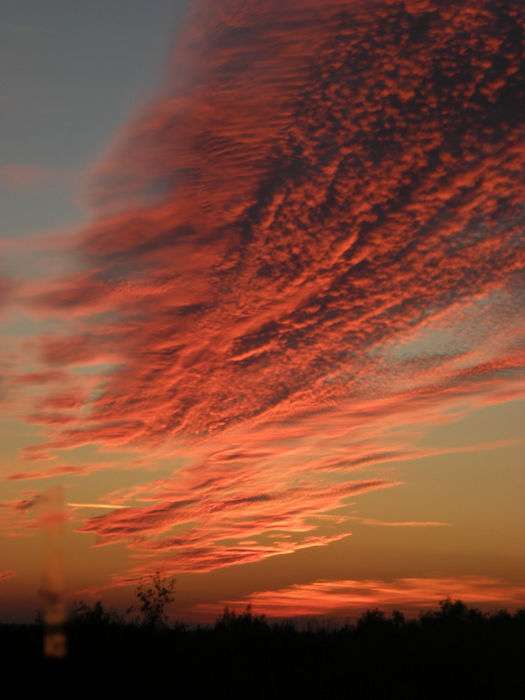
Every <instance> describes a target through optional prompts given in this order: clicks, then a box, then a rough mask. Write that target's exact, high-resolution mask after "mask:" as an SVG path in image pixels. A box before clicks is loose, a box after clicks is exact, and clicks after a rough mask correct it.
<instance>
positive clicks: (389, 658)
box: [0, 576, 525, 700]
mask: <svg viewBox="0 0 525 700" xmlns="http://www.w3.org/2000/svg"><path fill="white" fill-rule="evenodd" d="M172 594H173V582H172V581H169V582H165V581H163V580H162V579H161V578H160V577H158V576H157V577H156V578H154V579H153V580H152V585H150V586H146V587H145V586H141V587H139V589H137V599H138V601H139V606H138V612H139V613H140V616H139V617H135V618H131V619H130V618H129V616H128V617H126V616H123V615H120V614H119V613H117V612H115V611H113V610H108V609H106V608H105V607H104V606H103V605H102V603H100V602H97V603H95V604H94V605H88V604H86V603H77V604H75V606H74V607H73V609H72V610H71V614H70V617H69V622H68V624H67V636H68V649H69V651H68V655H67V658H65V659H63V660H54V661H53V660H49V659H47V660H46V659H44V658H43V657H42V635H43V627H42V624H41V621H39V620H37V621H36V622H35V623H34V624H32V625H8V624H3V625H0V643H1V644H2V649H3V651H4V654H3V658H4V660H6V659H7V661H8V665H9V663H10V660H11V661H12V664H13V665H14V664H16V662H17V661H23V663H24V667H25V668H28V669H30V670H31V671H32V672H33V671H34V672H36V673H38V674H39V677H43V678H45V677H46V675H51V676H53V679H54V681H56V680H57V679H63V680H64V682H67V683H69V682H70V681H74V682H75V683H78V682H79V681H82V683H87V684H89V683H90V682H91V681H93V682H94V681H95V677H96V678H98V679H101V678H104V682H107V681H108V680H111V679H113V680H114V681H116V682H117V683H118V685H119V687H120V688H121V689H122V690H124V689H128V688H133V686H134V685H135V684H136V683H138V682H142V683H148V684H152V685H153V686H155V687H162V688H164V689H165V690H166V691H173V693H174V694H180V693H181V692H182V688H183V687H189V688H191V694H192V696H193V697H196V698H199V697H205V696H207V695H208V694H210V695H212V696H213V697H227V698H241V697H242V698H247V699H251V698H272V699H273V698H293V697H316V698H320V699H322V700H324V699H329V698H371V699H373V698H392V699H393V698H396V699H397V698H399V699H402V700H411V699H414V700H416V699H417V700H426V699H427V698H440V699H442V698H465V699H466V698H494V700H500V699H503V698H519V697H525V695H524V694H523V693H524V692H525V678H524V672H523V664H522V656H523V639H524V636H525V610H521V611H518V612H515V613H509V612H507V611H504V610H503V611H500V612H495V613H482V612H481V611H480V610H477V609H475V608H469V607H467V606H466V605H465V604H464V603H462V602H461V601H452V600H446V601H443V602H442V603H441V605H440V607H439V608H438V609H436V610H432V611H430V612H425V613H422V614H420V615H419V617H417V618H414V619H408V618H406V617H405V616H404V615H403V614H402V613H400V612H393V613H392V614H389V615H387V614H385V613H384V612H382V611H380V610H369V611H367V612H366V613H364V614H363V615H362V616H361V617H360V618H359V619H358V620H357V622H355V623H352V624H345V625H340V626H336V625H334V624H331V625H329V626H328V625H323V624H322V623H320V622H317V623H314V622H312V623H310V624H303V625H301V626H296V625H294V624H293V623H292V622H290V621H285V622H270V621H268V620H267V619H266V617H265V616H264V615H255V614H253V613H252V610H251V609H250V608H247V609H246V610H245V611H244V612H242V613H236V612H234V611H231V610H228V609H226V610H225V611H224V613H223V614H222V615H221V616H220V617H219V618H218V619H217V620H216V622H215V624H214V625H210V626H188V625H185V624H183V623H176V624H168V621H167V618H166V611H167V606H168V605H169V602H170V601H171V599H172Z"/></svg>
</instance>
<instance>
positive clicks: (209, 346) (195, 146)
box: [16, 0, 525, 571]
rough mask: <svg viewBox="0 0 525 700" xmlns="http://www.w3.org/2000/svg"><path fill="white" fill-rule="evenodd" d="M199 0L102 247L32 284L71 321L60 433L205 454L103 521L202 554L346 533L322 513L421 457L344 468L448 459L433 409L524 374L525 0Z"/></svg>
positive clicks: (109, 530)
mask: <svg viewBox="0 0 525 700" xmlns="http://www.w3.org/2000/svg"><path fill="white" fill-rule="evenodd" d="M192 16H193V19H192V20H191V21H190V23H189V24H188V26H187V28H186V32H185V33H184V34H183V37H182V39H181V42H180V44H179V47H178V49H177V50H176V52H175V54H174V56H173V59H172V62H171V68H170V71H169V78H168V81H167V84H166V85H165V86H164V89H163V91H162V92H161V94H160V95H159V96H158V97H157V99H155V100H154V101H153V102H152V104H151V105H149V106H148V107H147V108H146V109H144V110H143V111H142V112H141V114H140V115H138V117H137V118H136V119H135V120H134V121H133V123H131V124H130V125H129V126H128V127H127V128H125V129H124V130H123V131H122V133H121V135H120V137H119V139H118V141H117V143H116V145H115V147H114V149H113V151H112V153H111V154H110V156H109V157H108V158H107V160H106V161H105V162H104V164H102V165H101V166H100V168H99V170H98V173H97V180H96V184H95V186H94V188H93V196H92V198H93V203H94V216H93V220H92V222H91V223H90V224H89V225H88V226H87V227H86V229H85V230H84V231H83V232H82V234H81V236H80V239H79V244H78V251H77V252H78V256H79V261H80V268H81V269H78V267H77V268H76V269H77V272H75V273H74V274H72V275H68V276H67V277H66V278H64V279H61V280H54V281H52V282H50V283H49V284H48V285H47V286H46V287H45V288H42V285H39V289H38V290H37V291H36V290H34V289H33V290H31V289H30V288H29V287H28V288H27V290H26V296H25V297H24V299H25V302H26V303H28V304H30V305H31V306H32V309H33V310H34V311H35V312H36V313H37V314H39V315H42V314H44V313H49V314H53V315H54V316H55V319H54V320H55V321H56V317H57V316H58V319H62V320H63V322H64V323H65V324H66V325H67V328H68V330H67V332H62V331H57V332H55V333H54V334H53V335H50V334H48V335H46V337H43V338H40V339H39V342H38V343H36V344H35V345H36V346H37V347H38V348H39V362H40V363H41V365H42V367H41V370H39V371H38V372H37V371H35V372H32V373H30V374H21V375H20V376H19V377H18V379H17V380H16V381H17V382H18V383H36V382H40V383H43V382H46V381H50V382H52V386H51V393H50V395H49V396H44V398H43V399H42V404H41V405H38V406H36V407H35V408H34V410H32V412H31V416H30V419H29V420H31V421H37V422H40V423H42V422H44V423H45V424H46V425H47V428H48V432H47V440H46V441H45V444H44V445H42V446H41V447H39V446H35V447H32V448H30V452H29V454H31V453H32V454H33V456H36V457H37V458H39V457H41V458H44V457H45V456H46V455H49V454H51V453H53V452H54V451H55V450H61V449H70V448H75V447H79V446H82V445H87V444H94V445H97V446H98V447H99V448H100V449H111V448H114V447H116V446H118V447H123V446H127V447H128V448H129V449H131V450H135V451H138V452H141V451H144V454H147V455H148V456H151V457H150V458H151V460H152V461H154V460H156V459H159V460H161V459H165V458H167V457H173V456H175V455H176V456H178V457H181V456H182V457H185V458H186V459H187V461H188V462H191V464H190V466H188V467H185V468H183V469H180V470H178V471H176V472H174V473H173V475H171V476H169V477H168V478H166V479H164V480H161V481H160V482H157V483H153V484H146V485H143V486H141V487H139V488H138V489H134V490H133V492H131V491H130V492H128V493H127V494H126V493H124V494H121V495H122V498H123V504H124V505H129V504H130V503H131V505H130V507H129V508H127V509H125V510H118V511H115V512H114V513H110V514H108V515H105V516H101V517H97V518H91V519H89V520H87V521H86V522H84V523H83V524H81V525H80V529H81V530H82V531H84V532H93V533H96V534H97V535H98V536H99V538H100V542H102V543H103V542H114V541H116V540H125V541H129V542H131V543H132V546H133V547H134V548H135V550H136V553H137V556H138V555H139V553H140V556H143V557H146V558H148V557H157V559H158V560H159V562H160V564H162V566H163V567H164V568H169V567H171V568H177V567H180V568H181V570H188V571H189V570H201V571H202V570H210V569H212V568H216V567H218V566H225V565H230V564H235V563H241V562H246V561H256V560H258V559H261V558H263V557H266V556H270V555H272V554H277V553H279V552H282V551H293V550H294V549H298V548H300V547H306V546H313V545H316V544H322V543H325V542H329V541H333V539H337V538H341V537H344V536H347V535H348V534H349V531H348V529H347V528H346V527H345V526H344V523H339V524H338V526H337V528H335V526H334V530H333V531H330V532H329V533H327V532H326V527H325V526H324V527H325V529H324V530H322V531H321V530H319V528H318V526H314V525H312V524H311V523H310V522H309V521H308V516H311V515H312V514H324V515H326V514H328V511H330V510H331V509H335V508H338V507H339V506H341V504H343V503H344V502H345V498H346V497H348V496H350V495H352V494H353V493H356V494H357V493H364V492H366V491H369V490H370V489H372V488H385V487H387V486H391V485H393V484H395V483H397V480H396V479H392V478H382V477H381V475H379V476H378V478H367V479H363V480H361V481H359V482H356V483H353V482H349V481H346V482H342V483H339V482H338V483H337V484H334V481H333V479H334V478H337V479H339V480H342V479H344V478H345V475H346V476H347V478H348V475H349V474H350V473H351V472H353V471H355V470H356V469H359V468H364V467H365V466H367V467H372V466H373V467H374V469H376V470H378V469H385V467H384V466H383V467H379V465H385V464H386V463H387V462H395V461H399V460H403V459H415V458H420V457H424V456H425V455H426V456H428V455H429V454H431V451H428V450H427V451H426V452H425V451H424V450H421V449H415V448H414V445H413V440H414V436H415V435H419V434H420V433H421V432H422V431H423V430H424V429H425V427H426V426H428V425H434V426H435V425H443V424H446V423H448V422H451V421H453V420H455V419H457V418H458V417H462V416H464V415H465V414H466V413H467V412H468V411H469V410H472V409H474V408H476V407H479V406H483V405H487V404H495V403H498V402H503V401H507V400H509V399H510V398H515V397H519V396H521V397H522V396H523V395H524V388H525V387H524V385H523V381H522V379H520V377H521V376H522V374H520V373H522V370H523V354H524V353H523V323H520V322H519V320H518V319H519V309H520V306H519V300H520V294H521V285H520V279H521V277H520V276H521V275H522V274H523V269H524V262H525V253H524V249H523V245H522V241H521V234H522V228H523V201H524V196H525V184H524V183H525V178H524V177H523V175H524V171H525V141H524V138H525V134H524V129H523V124H522V120H521V113H520V110H519V105H521V104H522V102H523V97H524V94H523V93H524V88H523V82H522V81H521V78H520V74H519V72H518V70H517V68H518V67H519V60H520V51H521V46H520V44H519V41H518V40H517V38H516V37H517V36H519V33H520V31H521V30H522V27H523V13H522V12H521V11H520V10H519V9H517V8H516V5H515V3H512V2H502V3H500V4H499V5H498V9H497V10H496V9H494V8H492V6H491V7H488V6H485V5H483V6H481V5H480V4H479V2H477V1H475V0H467V1H466V2H464V3H462V4H461V7H452V5H450V4H449V3H446V4H443V3H434V2H427V1H424V0H410V2H409V1H408V0H406V2H401V1H397V0H394V1H393V0H389V2H379V1H378V2H374V3H368V2H366V3H362V2H356V3H348V2H346V1H345V2H343V1H342V0H327V2H323V3H319V2H317V1H316V2H314V1H313V0H290V1H289V2H288V3H287V5H286V12H283V7H282V3H277V2H276V1H274V0H266V1H265V2H260V1H257V2H246V3H244V4H243V5H242V7H239V3H237V2H225V3H214V4H213V5H209V4H207V3H205V4H200V3H199V6H198V7H197V8H196V9H195V11H194V13H193V15H192ZM77 262H78V261H77ZM443 338H447V342H443ZM440 339H441V340H440ZM440 342H441V347H440V348H439V349H436V348H437V347H438V346H439V343H440ZM94 365H95V366H96V365H100V368H99V369H100V371H99V372H98V373H96V372H95V373H92V374H87V373H86V374H84V375H83V378H82V380H79V383H80V384H81V386H82V387H83V388H85V389H86V390H85V392H84V395H85V396H86V399H85V401H83V402H82V404H81V405H80V404H79V405H78V406H74V405H69V406H68V405H66V406H61V405H60V401H58V403H57V401H56V399H54V398H53V397H56V396H57V394H59V393H60V392H61V391H62V390H63V389H64V388H63V387H62V386H60V384H61V375H60V373H61V372H62V371H63V368H68V371H71V372H78V370H79V368H80V369H82V367H83V366H84V369H85V368H86V366H91V367H90V368H89V369H90V370H93V366H94ZM108 365H110V366H111V367H110V368H109V369H107V370H104V369H103V368H104V366H106V367H107V366H108ZM58 368H60V369H58ZM95 369H96V367H95ZM69 408H70V409H71V413H68V414H65V413H64V411H65V410H68V409H69ZM392 427H397V428H400V427H404V428H405V432H404V433H403V432H399V433H398V434H396V435H393V434H392V433H389V429H391V428H392ZM42 471H46V472H47V470H42ZM137 498H142V499H143V500H145V501H149V504H148V505H146V506H144V505H142V504H140V505H136V502H135V501H136V499H137ZM283 535H290V538H289V540H288V539H287V538H283ZM254 542H255V544H254ZM174 553H176V557H175V559H173V561H172V558H173V554H174ZM151 561H152V560H151V559H148V562H149V563H150V564H151Z"/></svg>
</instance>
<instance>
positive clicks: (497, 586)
mask: <svg viewBox="0 0 525 700" xmlns="http://www.w3.org/2000/svg"><path fill="white" fill-rule="evenodd" d="M524 594H525V585H524V584H516V583H512V582H509V581H504V580H502V579H495V578H490V577H486V576H461V577H457V578H453V577H444V578H400V579H395V580H393V581H378V580H352V579H347V580H342V581H339V580H337V581H315V582H312V583H307V584H298V585H295V586H290V587H288V588H282V589H278V590H275V591H258V592H255V593H252V595H250V596H249V597H248V598H246V599H243V600H226V601H220V602H219V603H216V604H213V605H209V604H201V605H199V606H197V608H198V610H199V611H201V612H206V613H213V614H217V613H220V612H222V610H223V608H224V606H225V605H228V606H230V607H232V608H234V609H235V608H243V607H245V606H246V605H247V604H251V605H252V606H253V608H254V611H255V612H256V613H257V614H265V615H269V616H270V617H294V616H303V615H305V616H306V615H326V616H333V617H343V616H345V615H353V614H355V613H357V612H359V611H363V610H365V609H370V608H375V607H381V608H386V609H388V608H395V609H398V610H404V611H408V612H417V611H418V610H420V609H424V608H427V607H435V606H436V605H437V604H438V603H439V602H440V601H441V600H444V599H445V598H447V597H450V598H457V599H460V600H462V601H463V602H465V603H470V604H474V605H481V606H483V605H487V604H488V605H491V606H495V605H498V606H501V607H507V608H518V607H519V606H520V605H521V604H522V603H523V596H524Z"/></svg>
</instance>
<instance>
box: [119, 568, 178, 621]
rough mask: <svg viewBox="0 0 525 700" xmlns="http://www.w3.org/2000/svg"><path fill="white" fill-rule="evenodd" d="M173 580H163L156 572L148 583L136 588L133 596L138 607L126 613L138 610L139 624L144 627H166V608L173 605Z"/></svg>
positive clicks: (133, 607)
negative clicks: (136, 600)
mask: <svg viewBox="0 0 525 700" xmlns="http://www.w3.org/2000/svg"><path fill="white" fill-rule="evenodd" d="M174 589H175V579H174V578H165V577H162V576H161V575H160V572H159V571H157V572H155V573H154V574H152V576H151V577H150V580H149V582H148V583H141V584H139V585H138V586H137V588H136V591H135V595H136V597H137V599H138V601H139V602H138V606H131V607H130V608H128V611H127V612H128V613H129V612H133V611H135V610H137V608H138V610H139V612H140V615H141V622H142V624H143V625H145V626H146V627H166V626H167V624H168V614H167V608H168V606H169V605H170V604H171V603H173V600H174V595H173V591H174Z"/></svg>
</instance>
